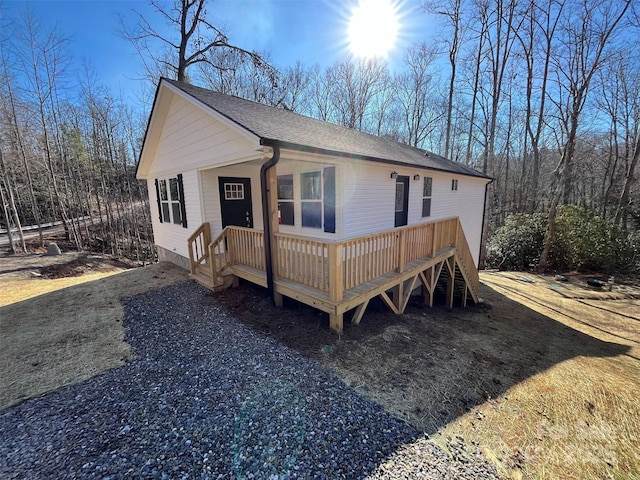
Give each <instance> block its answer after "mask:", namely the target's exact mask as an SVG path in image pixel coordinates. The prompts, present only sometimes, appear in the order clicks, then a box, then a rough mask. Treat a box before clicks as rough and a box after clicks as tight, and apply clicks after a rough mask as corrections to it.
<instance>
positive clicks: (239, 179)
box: [137, 79, 490, 331]
mask: <svg viewBox="0 0 640 480" xmlns="http://www.w3.org/2000/svg"><path fill="white" fill-rule="evenodd" d="M137 176H138V178H140V179H144V180H146V181H147V183H148V186H149V196H150V200H151V209H152V219H153V231H154V237H155V243H156V246H157V249H158V256H159V258H160V259H161V260H168V261H171V262H173V263H176V264H178V265H181V266H183V267H185V268H190V269H191V271H192V275H193V277H194V278H195V279H196V280H198V281H201V283H203V284H205V285H208V286H210V287H211V288H214V289H215V288H219V287H222V286H223V284H224V281H223V280H224V278H223V277H224V275H225V274H229V275H231V274H233V275H234V276H235V277H241V278H246V279H248V280H251V281H254V282H255V283H259V284H263V285H265V286H267V287H268V288H269V289H270V290H271V291H272V292H273V294H274V298H275V300H276V303H280V301H281V296H282V295H285V296H290V297H293V298H296V299H298V300H300V301H303V302H305V303H308V304H310V305H313V306H316V307H317V308H320V309H321V310H324V311H327V312H329V314H330V317H331V325H332V328H334V330H337V331H339V330H341V328H342V315H343V313H344V312H346V311H347V310H350V309H352V308H357V310H356V315H354V320H355V321H356V322H357V321H359V320H360V318H361V317H362V313H363V312H364V309H365V308H366V304H367V303H368V301H369V298H372V297H373V296H375V295H380V296H381V297H382V298H383V300H385V302H387V303H388V304H389V305H390V308H392V310H394V311H396V313H400V312H401V311H403V310H404V306H406V300H407V299H408V294H409V293H410V291H411V290H413V289H414V288H415V287H416V286H417V285H418V286H419V284H420V283H421V284H422V285H423V286H424V287H425V295H426V296H425V299H427V297H429V298H430V299H431V300H429V302H430V301H432V297H433V288H434V286H435V282H437V279H438V278H437V277H438V276H439V275H440V272H441V271H442V269H443V266H444V267H446V269H445V271H446V272H448V277H449V278H450V282H449V283H450V285H451V287H450V290H451V295H450V298H451V302H452V301H453V288H454V286H453V284H454V279H455V277H456V275H458V276H460V273H462V277H464V278H463V282H462V283H463V284H464V298H463V303H464V302H466V298H467V293H470V294H471V296H472V298H474V299H476V294H477V285H475V284H474V283H476V282H477V264H478V256H479V251H480V243H481V236H482V235H481V234H482V226H483V212H484V202H485V192H486V186H487V184H488V182H490V178H488V177H487V176H485V175H483V174H481V173H479V172H477V171H475V170H473V169H471V168H469V167H466V166H464V165H461V164H458V163H456V162H453V161H450V160H447V159H445V158H443V157H440V156H438V155H435V154H433V153H430V152H426V151H424V150H421V149H418V148H413V147H409V146H407V145H403V144H400V143H397V142H395V141H393V140H391V139H388V138H383V137H376V136H373V135H369V134H366V133H362V132H359V131H356V130H351V129H347V128H344V127H340V126H337V125H333V124H330V123H326V122H322V121H320V120H316V119H312V118H309V117H305V116H302V115H299V114H297V113H293V112H291V111H288V110H284V109H278V108H273V107H269V106H265V105H262V104H259V103H255V102H251V101H248V100H244V99H241V98H237V97H233V96H229V95H224V94H220V93H216V92H212V91H209V90H206V89H202V88H199V87H195V86H192V85H188V84H185V83H181V82H177V81H173V80H168V79H161V81H160V85H159V86H158V90H157V92H156V98H155V100H154V105H153V109H152V112H151V115H150V118H149V124H148V126H147V132H146V135H145V140H144V146H143V149H142V153H141V155H140V161H139V164H138V171H137ZM465 238H466V241H465ZM211 239H214V241H213V242H212V241H211ZM230 241H233V245H231V244H230ZM463 243H464V245H463ZM446 249H449V250H447V251H446V252H445V250H446ZM414 257H415V258H414ZM212 259H213V261H212ZM412 263H416V265H415V266H414V265H412ZM456 269H457V270H456ZM390 272H395V278H394V279H393V280H389V281H388V282H386V283H385V281H383V280H384V279H382V280H381V278H382V277H384V276H385V275H386V276H390V275H389V274H390ZM391 276H393V275H391ZM205 277H208V278H205ZM338 277H341V278H338ZM405 277H406V278H405ZM471 277H473V278H471ZM394 282H395V283H394ZM357 288H359V289H360V290H367V291H366V292H365V293H364V294H361V293H357V294H355V293H354V292H351V294H353V295H351V296H353V298H351V296H350V289H351V290H353V289H357ZM389 291H392V292H393V293H392V294H391V295H389ZM325 297H326V298H325ZM347 297H349V298H350V299H349V301H346V300H345V298H347ZM365 297H368V298H365Z"/></svg>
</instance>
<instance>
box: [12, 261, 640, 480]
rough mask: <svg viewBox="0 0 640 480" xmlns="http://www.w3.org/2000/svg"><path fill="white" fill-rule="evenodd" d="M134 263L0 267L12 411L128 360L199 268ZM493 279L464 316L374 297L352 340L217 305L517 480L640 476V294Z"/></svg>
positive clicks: (229, 299) (237, 306) (281, 314)
mask: <svg viewBox="0 0 640 480" xmlns="http://www.w3.org/2000/svg"><path fill="white" fill-rule="evenodd" d="M51 258H57V259H58V260H60V261H62V265H59V266H53V265H46V264H45V263H48V262H55V261H56V260H51ZM83 265H84V266H83ZM123 268H124V266H123V265H119V264H114V263H113V261H112V260H110V259H108V258H107V257H93V256H85V257H82V256H78V255H77V254H67V256H63V257H62V258H60V257H41V256H38V257H34V258H28V257H12V258H11V257H4V258H0V281H1V284H2V287H0V288H1V289H2V290H1V296H0V303H2V304H3V305H5V306H2V307H0V318H1V329H2V345H1V348H0V356H1V357H0V365H2V378H1V380H2V388H1V389H0V391H1V393H0V409H4V408H7V407H8V406H9V405H12V404H15V403H17V402H19V401H22V400H23V399H24V398H28V397H30V396H34V395H39V394H42V393H45V392H47V391H50V390H53V389H55V388H57V387H59V386H62V385H65V384H69V383H73V382H77V381H82V380H83V379H86V378H89V377H91V376H92V375H95V374H97V373H100V372H101V371H104V370H105V369H108V368H113V367H115V366H118V365H121V364H122V363H123V362H126V361H127V359H128V358H129V350H128V346H127V344H126V343H125V342H124V337H123V329H122V316H123V311H122V304H121V301H122V299H123V298H125V297H126V296H129V295H133V294H136V293H139V292H142V291H144V290H147V289H150V288H156V287H160V286H163V285H167V284H170V283H173V282H176V281H181V280H183V279H185V278H186V272H184V271H182V270H180V269H178V268H176V267H173V266H170V265H166V264H159V265H153V266H149V267H144V268H137V269H133V270H128V271H123ZM79 271H83V275H82V276H79V277H78V276H76V277H65V276H64V275H67V274H73V273H78V272H79ZM113 273H116V274H115V275H110V274H113ZM105 275H108V276H105ZM56 276H62V278H55V277H56ZM84 280H87V281H86V283H79V284H77V285H73V286H70V285H66V284H64V283H60V284H59V285H58V284H55V282H82V281H84ZM481 280H482V282H483V284H482V286H481V298H482V302H481V303H480V304H478V305H473V304H471V305H470V306H468V307H467V308H462V307H460V306H455V307H454V308H453V309H451V310H450V309H447V308H445V307H444V306H443V305H444V299H443V298H436V306H435V307H434V308H425V307H424V306H422V305H421V300H420V298H419V297H418V298H416V299H415V300H412V301H411V303H410V306H409V307H408V308H407V310H406V312H405V314H404V315H400V316H396V315H393V314H392V313H391V312H389V311H388V310H387V308H386V307H385V306H384V305H383V304H382V303H381V302H377V301H372V302H371V303H370V305H369V307H368V309H367V312H366V313H365V315H364V317H363V319H362V321H361V324H360V325H358V326H353V325H350V324H349V323H348V316H347V317H346V318H345V320H346V322H345V323H346V326H345V332H344V333H343V334H342V335H341V336H339V337H338V336H336V335H335V334H333V333H331V332H330V330H329V327H328V317H327V316H326V314H323V313H321V312H318V311H316V310H313V309H311V308H308V307H306V306H304V305H301V304H299V303H297V302H294V301H288V300H287V299H285V306H284V308H282V309H277V308H275V307H272V305H271V303H270V300H269V298H268V297H267V296H266V294H265V290H264V289H261V288H260V287H256V286H254V285H251V284H247V283H241V286H240V288H237V289H232V290H228V291H226V292H223V293H220V294H216V295H215V298H216V299H217V300H218V301H219V302H220V303H221V304H222V305H224V306H226V308H227V309H228V310H230V311H231V312H233V313H234V314H236V315H237V317H238V318H240V319H241V320H242V322H244V323H245V324H246V325H248V326H250V327H251V328H254V329H256V330H259V331H261V332H263V333H265V334H267V335H270V336H273V337H275V338H277V339H278V340H279V341H281V342H282V343H283V344H285V345H288V346H289V347H291V348H293V349H295V350H298V351H300V352H301V353H302V354H303V355H305V356H308V357H311V358H314V359H316V360H317V361H319V362H321V363H322V364H324V365H326V366H328V367H329V368H331V369H332V370H334V372H336V374H337V375H338V376H339V377H340V378H342V379H343V381H344V382H345V383H346V384H347V385H350V386H352V387H353V388H355V389H356V390H357V391H359V392H360V393H361V394H362V395H364V396H366V397H368V398H371V399H373V400H375V401H377V402H379V403H380V404H382V405H383V406H384V407H385V409H387V410H388V411H390V412H391V413H393V414H395V415H397V416H399V417H401V418H403V419H405V420H406V421H408V422H409V423H411V424H413V425H414V426H416V427H418V428H420V429H422V430H424V431H425V432H427V433H429V434H430V435H431V436H432V438H433V439H434V441H436V442H438V443H441V444H442V445H444V443H445V442H444V438H445V437H447V436H456V435H458V436H462V437H464V438H465V439H467V440H470V441H474V442H477V443H478V444H479V445H480V446H481V447H482V449H483V451H485V453H486V454H487V455H488V456H489V457H490V458H492V459H493V460H494V461H495V462H496V464H497V465H498V466H499V469H500V471H501V472H502V474H503V476H504V477H505V478H629V479H631V478H640V477H638V476H637V473H638V472H639V471H640V456H639V454H638V452H639V451H640V449H638V448H637V446H638V444H639V442H640V407H639V406H638V405H637V398H638V397H639V396H640V387H639V382H640V328H639V326H640V323H639V322H640V320H639V319H640V301H639V300H638V298H640V287H639V286H638V285H637V284H633V282H632V279H626V282H627V283H626V284H619V283H616V285H615V286H614V288H613V291H612V292H608V291H607V290H606V289H593V288H590V287H588V286H587V285H586V277H584V276H570V277H569V279H568V280H569V281H567V282H559V281H557V280H556V279H555V278H554V277H552V276H549V277H546V276H536V275H531V274H520V273H505V272H500V273H499V272H493V273H483V274H481ZM618 280H619V279H618ZM47 288H63V289H62V290H56V291H54V292H51V293H44V291H46V290H47ZM34 292H35V293H34ZM30 293H34V295H36V296H33V298H31V299H29V300H23V299H20V298H19V297H20V296H24V298H29V296H32V295H30ZM12 299H13V300H12ZM14 302H16V303H14Z"/></svg>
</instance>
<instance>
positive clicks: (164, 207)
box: [160, 180, 171, 222]
mask: <svg viewBox="0 0 640 480" xmlns="http://www.w3.org/2000/svg"><path fill="white" fill-rule="evenodd" d="M160 202H161V208H160V221H161V222H170V221H171V218H170V216H169V196H168V193H167V181H166V180H160Z"/></svg>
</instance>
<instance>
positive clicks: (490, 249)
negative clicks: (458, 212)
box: [486, 213, 547, 270]
mask: <svg viewBox="0 0 640 480" xmlns="http://www.w3.org/2000/svg"><path fill="white" fill-rule="evenodd" d="M546 227H547V215H546V214H544V213H533V214H526V213H514V214H512V215H509V216H508V217H507V218H506V219H505V222H504V225H503V226H502V227H500V228H499V229H498V230H497V231H496V232H495V233H494V234H493V236H492V237H491V238H490V239H489V242H488V244H487V260H486V261H487V266H489V267H492V268H500V269H502V270H526V269H529V268H531V267H532V266H534V265H537V264H538V260H539V259H540V252H542V247H543V245H544V235H545V230H546Z"/></svg>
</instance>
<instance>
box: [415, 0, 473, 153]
mask: <svg viewBox="0 0 640 480" xmlns="http://www.w3.org/2000/svg"><path fill="white" fill-rule="evenodd" d="M423 7H424V9H425V10H427V11H428V12H431V13H435V14H438V15H441V16H443V17H445V18H446V20H447V24H448V26H449V27H450V29H451V36H450V37H449V36H447V37H446V38H445V40H444V41H445V43H446V44H447V51H448V56H449V65H450V66H451V76H450V77H449V90H448V94H447V121H446V134H445V145H444V156H445V157H449V155H450V144H451V130H452V117H453V98H454V93H455V90H456V81H457V78H456V72H457V68H458V54H459V51H460V47H461V44H462V41H463V33H464V29H463V26H462V0H445V1H442V2H433V1H431V0H427V1H425V2H424V3H423Z"/></svg>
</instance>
